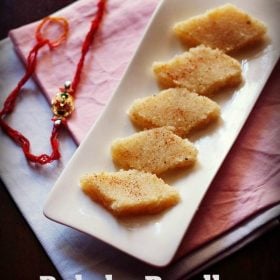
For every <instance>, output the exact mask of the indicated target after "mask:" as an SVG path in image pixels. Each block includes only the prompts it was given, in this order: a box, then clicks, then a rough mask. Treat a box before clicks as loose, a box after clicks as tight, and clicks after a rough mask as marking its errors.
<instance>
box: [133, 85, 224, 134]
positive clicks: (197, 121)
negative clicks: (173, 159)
mask: <svg viewBox="0 0 280 280" xmlns="http://www.w3.org/2000/svg"><path fill="white" fill-rule="evenodd" d="M129 116H130V119H131V120H132V122H133V123H134V124H136V125H137V126H138V127H140V128H145V129H147V128H154V127H162V126H173V127H174V128H175V130H174V132H175V133H176V134H177V135H179V136H181V137H186V136H187V134H189V133H190V132H191V131H193V130H196V129H199V128H203V127H205V126H206V125H207V124H209V123H211V122H213V121H215V120H217V119H218V118H219V116H220V107H219V105H218V104H217V103H216V102H214V101H213V100H211V99H209V98H208V97H206V96H200V95H198V94H197V93H194V92H190V91H189V90H187V89H186V88H171V89H167V90H163V91H161V92H160V93H159V94H157V95H154V96H149V97H146V98H142V99H138V100H136V101H134V103H133V104H132V106H131V108H130V110H129Z"/></svg>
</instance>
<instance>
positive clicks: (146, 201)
mask: <svg viewBox="0 0 280 280" xmlns="http://www.w3.org/2000/svg"><path fill="white" fill-rule="evenodd" d="M80 184H81V187H82V189H83V191H84V192H85V193H86V194H87V195H89V196H90V197H91V199H92V200H94V201H96V202H98V203H100V204H101V205H102V206H103V207H105V208H106V209H108V210H109V211H110V212H111V213H112V214H114V215H116V216H135V215H142V214H154V213H158V212H161V211H163V210H165V209H167V208H170V207H172V206H174V205H175V204H177V203H178V202H179V200H180V196H179V193H178V191H177V190H176V189H175V188H174V187H171V186H169V185H167V184H166V183H165V182H164V181H163V180H162V179H160V178H158V177H157V176H156V175H154V174H151V173H145V172H142V171H138V170H128V171H124V170H121V171H118V172H100V173H93V174H89V175H85V176H84V177H82V178H81V181H80Z"/></svg>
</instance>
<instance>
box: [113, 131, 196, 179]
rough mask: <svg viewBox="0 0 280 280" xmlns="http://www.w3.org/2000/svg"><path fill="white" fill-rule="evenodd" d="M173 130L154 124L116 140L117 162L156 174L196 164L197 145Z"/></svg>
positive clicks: (115, 156)
mask: <svg viewBox="0 0 280 280" xmlns="http://www.w3.org/2000/svg"><path fill="white" fill-rule="evenodd" d="M172 130H173V128H170V127H160V128H154V129H151V130H145V131H141V132H138V133H135V134H133V135H131V136H129V137H126V138H121V139H117V140H115V141H114V142H113V144H112V147H111V152H112V157H113V160H114V162H115V163H116V164H117V165H118V166H120V167H121V168H124V169H137V170H142V171H146V172H151V173H155V174H160V173H162V172H164V171H166V170H169V169H173V168H177V167H187V166H191V165H193V164H194V163H195V161H196V156H197V150H196V148H195V147H194V145H193V144H192V143H191V142H190V141H188V140H187V139H185V140H183V139H182V138H181V137H179V136H177V135H176V134H174V133H173V131H172Z"/></svg>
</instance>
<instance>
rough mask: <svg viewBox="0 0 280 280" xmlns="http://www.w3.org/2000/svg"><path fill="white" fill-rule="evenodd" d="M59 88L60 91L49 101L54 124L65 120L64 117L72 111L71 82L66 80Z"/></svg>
mask: <svg viewBox="0 0 280 280" xmlns="http://www.w3.org/2000/svg"><path fill="white" fill-rule="evenodd" d="M59 90H60V92H58V93H57V94H56V95H55V97H54V98H53V99H52V103H51V104H52V111H53V114H54V117H53V118H52V120H53V121H54V123H55V124H56V125H60V123H61V122H65V121H66V118H67V117H69V116H70V115H71V113H72V112H73V111H74V98H73V96H72V95H71V94H72V93H73V90H72V88H71V82H70V81H66V82H65V83H64V88H60V89H59Z"/></svg>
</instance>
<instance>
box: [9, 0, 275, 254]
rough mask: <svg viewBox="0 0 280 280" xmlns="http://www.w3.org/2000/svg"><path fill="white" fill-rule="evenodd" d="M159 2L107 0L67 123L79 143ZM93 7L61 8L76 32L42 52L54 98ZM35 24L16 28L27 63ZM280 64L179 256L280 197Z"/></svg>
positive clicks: (84, 0) (69, 72)
mask: <svg viewBox="0 0 280 280" xmlns="http://www.w3.org/2000/svg"><path fill="white" fill-rule="evenodd" d="M157 3H158V0H145V1H142V0H134V1H129V0H122V1H120V0H111V1H108V9H107V15H106V21H104V24H102V27H101V29H100V30H99V32H98V35H97V37H98V38H97V40H96V41H95V43H94V45H93V50H92V51H91V52H90V53H89V54H88V57H87V62H86V64H85V69H84V74H83V76H82V81H81V84H80V87H79V88H78V90H79V94H78V95H77V97H76V100H75V101H76V102H75V103H76V107H77V108H78V110H75V113H74V115H73V117H71V119H70V121H69V124H68V126H69V130H70V132H71V133H72V135H73V137H74V139H75V140H76V142H77V143H79V142H80V141H81V140H82V139H83V138H84V136H85V134H86V133H87V131H88V129H89V128H90V126H91V125H92V124H93V122H94V121H95V120H96V118H97V117H98V116H99V115H100V113H101V112H102V110H103V108H104V105H105V104H106V103H107V101H108V99H109V98H110V96H111V94H112V93H113V92H114V90H115V89H116V87H117V85H118V83H119V81H120V79H121V77H122V75H123V74H124V71H125V69H126V67H127V65H128V63H129V61H130V60H131V58H132V55H133V53H134V52H135V50H136V47H137V45H138V44H139V42H140V40H141V37H142V34H143V33H144V29H145V27H146V25H147V22H148V20H149V19H150V17H151V14H152V12H153V11H154V9H155V7H156V4H157ZM95 7H96V1H95V0H81V1H78V2H76V3H74V4H73V5H71V6H69V7H67V8H65V9H63V10H61V11H59V12H58V13H56V15H59V16H64V17H67V19H68V20H69V22H70V29H71V33H70V36H69V38H68V40H67V42H66V43H65V44H64V45H63V46H61V47H59V48H58V49H56V50H55V51H54V52H50V51H49V50H48V49H46V50H45V52H42V53H41V54H40V58H39V60H40V63H38V67H37V70H36V77H35V78H36V80H37V82H38V84H39V85H40V86H41V88H42V90H43V92H44V93H45V94H46V97H47V99H48V100H50V99H51V98H52V96H53V95H54V93H55V92H56V91H57V88H56V86H57V85H61V84H60V83H61V81H63V82H64V81H65V80H69V79H71V78H72V76H73V73H74V70H75V67H76V62H77V61H78V59H79V55H80V46H81V42H82V40H83V38H84V34H85V33H86V32H87V30H88V28H89V24H90V20H91V19H92V17H93V15H94V13H95V11H96V8H95ZM37 24H38V23H32V24H29V25H26V26H23V27H21V28H18V29H15V30H13V31H11V32H10V36H11V38H12V40H13V42H14V45H15V47H16V49H17V51H18V53H19V55H20V56H21V58H22V59H23V61H25V57H26V56H27V54H28V52H29V50H30V48H31V47H32V46H33V45H34V43H35V41H34V31H35V29H36V26H37ZM53 32H56V30H53ZM279 70H280V63H278V65H277V67H276V69H275V70H274V72H273V74H272V76H271V78H270V80H269V82H268V84H267V85H266V87H265V89H264V91H263V93H262V95H261V97H260V99H259V101H258V102H257V105H256V106H255V108H254V110H253V112H252V113H251V115H250V117H249V119H248V121H247V122H246V125H245V127H244V128H243V129H242V132H241V134H240V136H239V138H238V140H237V142H236V143H235V145H234V146H233V148H232V149H231V151H230V153H229V155H228V156H227V158H226V160H225V162H224V164H223V165H222V168H221V169H220V171H219V172H218V174H217V176H216V178H215V180H214V181H213V183H212V184H211V186H210V188H209V191H208V193H207V195H206V197H205V198H204V200H203V202H202V204H201V206H200V208H199V210H198V212H197V213H196V215H195V217H194V219H193V222H192V224H191V226H190V228H189V230H188V232H187V233H186V235H185V237H184V239H183V242H182V244H181V246H180V248H179V250H178V253H177V255H176V257H177V258H178V257H180V256H182V255H185V254H187V253H189V252H191V251H192V250H195V249H197V248H199V247H200V246H202V245H204V244H206V243H207V242H209V241H211V240H213V239H214V238H216V237H217V236H219V235H222V234H223V233H225V232H227V231H229V230H230V229H232V228H233V227H234V226H236V225H238V224H240V223H241V222H242V221H244V220H245V219H247V218H249V217H250V216H253V215H254V214H256V213H258V212H259V211H261V210H263V209H265V208H267V207H269V206H272V205H274V204H277V203H279V202H280V172H279V170H280V164H279V163H280V126H279V123H280V120H279V112H280V94H279V92H280V85H279V83H278V82H277V81H279V79H280V74H279V73H280V71H279ZM61 86H62V85H61Z"/></svg>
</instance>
